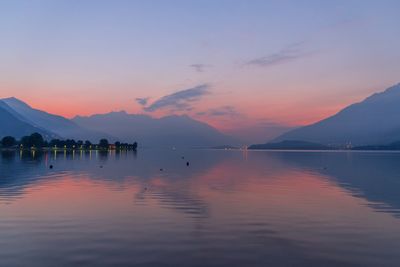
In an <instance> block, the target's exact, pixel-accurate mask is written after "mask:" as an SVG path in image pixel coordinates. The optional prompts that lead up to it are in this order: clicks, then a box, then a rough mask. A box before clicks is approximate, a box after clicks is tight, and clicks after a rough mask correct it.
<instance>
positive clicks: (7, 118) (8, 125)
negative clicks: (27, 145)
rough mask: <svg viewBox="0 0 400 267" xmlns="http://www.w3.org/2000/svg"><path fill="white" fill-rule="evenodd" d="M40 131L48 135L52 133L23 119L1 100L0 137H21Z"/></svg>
mask: <svg viewBox="0 0 400 267" xmlns="http://www.w3.org/2000/svg"><path fill="white" fill-rule="evenodd" d="M34 132H38V133H40V134H42V135H44V136H46V137H49V136H51V135H52V134H51V133H50V132H48V131H46V130H43V129H40V128H37V127H34V126H32V125H30V124H29V123H26V122H25V121H23V120H21V119H20V118H18V116H16V115H15V114H13V112H12V111H10V110H9V107H8V106H7V105H5V104H4V103H2V102H1V101H0V138H2V137H4V136H7V135H10V136H14V137H15V138H21V137H22V136H24V135H30V134H32V133H34Z"/></svg>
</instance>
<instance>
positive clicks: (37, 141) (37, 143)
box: [21, 133, 45, 148]
mask: <svg viewBox="0 0 400 267" xmlns="http://www.w3.org/2000/svg"><path fill="white" fill-rule="evenodd" d="M21 144H22V145H23V146H24V147H26V148H29V147H35V148H41V147H43V146H44V144H45V141H44V139H43V136H42V135H41V134H39V133H33V134H31V135H30V136H24V137H22V139H21Z"/></svg>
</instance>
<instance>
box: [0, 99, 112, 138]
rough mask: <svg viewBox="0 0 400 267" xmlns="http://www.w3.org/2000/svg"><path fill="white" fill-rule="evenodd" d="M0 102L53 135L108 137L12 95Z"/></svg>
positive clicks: (22, 118) (28, 121)
mask: <svg viewBox="0 0 400 267" xmlns="http://www.w3.org/2000/svg"><path fill="white" fill-rule="evenodd" d="M0 102H2V103H3V104H5V105H7V106H8V109H9V110H11V112H13V114H15V116H16V117H18V119H19V120H21V121H24V122H26V123H28V124H30V125H32V126H33V127H36V128H40V129H43V130H44V131H48V132H51V133H54V136H59V137H62V138H74V139H89V140H92V141H98V139H99V138H102V137H108V138H110V136H108V135H106V134H103V133H98V132H95V131H91V130H88V129H86V128H84V127H80V126H78V125H76V124H75V123H74V122H72V121H71V120H68V119H66V118H64V117H62V116H58V115H53V114H50V113H47V112H44V111H41V110H37V109H33V108H31V107H30V106H29V105H28V104H26V103H24V102H22V101H21V100H18V99H16V98H13V97H12V98H5V99H1V100H0Z"/></svg>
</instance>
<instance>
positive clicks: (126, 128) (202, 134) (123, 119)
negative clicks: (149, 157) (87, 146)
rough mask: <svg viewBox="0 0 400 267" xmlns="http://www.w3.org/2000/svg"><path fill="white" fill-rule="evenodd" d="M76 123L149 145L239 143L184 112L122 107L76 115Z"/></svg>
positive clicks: (184, 145) (174, 145) (209, 145)
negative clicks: (161, 113) (155, 114)
mask: <svg viewBox="0 0 400 267" xmlns="http://www.w3.org/2000/svg"><path fill="white" fill-rule="evenodd" d="M72 121H74V122H75V123H77V124H78V125H81V126H85V127H87V128H89V129H92V130H96V131H103V132H107V133H108V134H110V135H113V136H118V137H119V138H121V140H124V141H126V142H131V141H132V139H133V138H134V139H135V140H136V141H138V142H139V143H140V144H142V145H144V146H150V147H211V146H216V145H231V144H236V143H238V141H237V140H235V139H234V138H232V137H229V136H226V135H224V134H222V133H221V132H219V131H218V130H217V129H215V128H213V127H212V126H210V125H208V124H206V123H203V122H200V121H197V120H194V119H192V118H190V117H189V116H186V115H171V116H166V117H162V118H153V117H150V116H148V115H142V114H128V113H126V112H125V111H120V112H111V113H106V114H96V115H92V116H89V117H82V116H77V117H75V118H73V119H72Z"/></svg>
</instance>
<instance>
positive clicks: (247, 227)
mask: <svg viewBox="0 0 400 267" xmlns="http://www.w3.org/2000/svg"><path fill="white" fill-rule="evenodd" d="M182 157H184V159H183V158H182ZM187 161H189V162H190V166H186V162H187ZM399 161H400V154H398V153H382V152H380V153H368V152H301V151H297V152H296V151H293V152H279V151H275V152H272V151H270V152H267V151H265V152H262V151H251V152H247V151H219V150H175V151H172V150H151V149H148V150H142V151H139V152H138V153H137V154H136V153H133V152H115V151H113V152H105V153H104V152H103V153H102V152H96V151H91V152H87V151H75V152H64V151H59V152H42V153H39V152H35V153H32V152H19V151H2V152H1V156H0V212H1V214H2V217H1V218H0V245H1V247H2V250H1V251H0V266H69V265H72V264H76V265H84V266H87V265H93V266H115V265H118V266H267V265H273V266H293V265H295V266H337V265H341V266H353V265H361V266H377V265H379V266H398V265H399V264H400V255H399V253H398V248H397V247H398V246H397V245H398V244H399V243H400V221H399V214H400V212H399V210H400V194H398V192H400V165H399V164H398V162H399ZM50 165H53V166H54V168H53V169H50V168H49V166H50Z"/></svg>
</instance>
